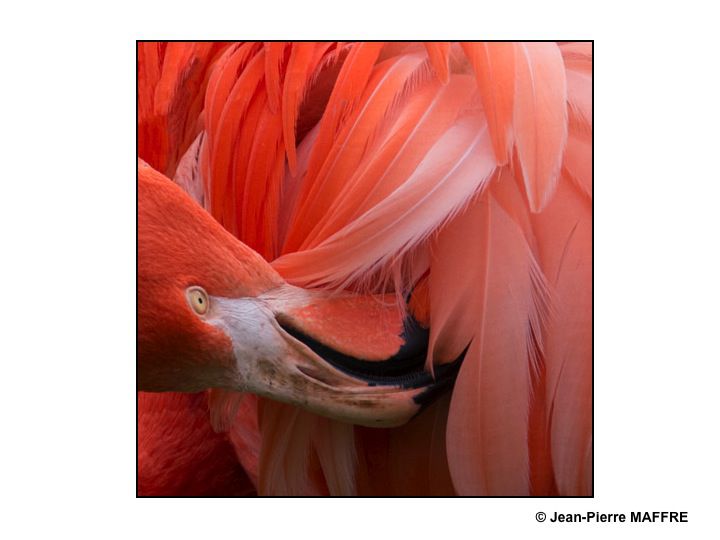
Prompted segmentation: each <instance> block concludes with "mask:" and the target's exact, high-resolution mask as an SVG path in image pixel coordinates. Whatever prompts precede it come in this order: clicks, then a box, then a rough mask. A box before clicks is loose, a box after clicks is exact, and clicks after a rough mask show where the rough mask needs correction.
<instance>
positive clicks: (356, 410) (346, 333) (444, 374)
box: [138, 164, 459, 427]
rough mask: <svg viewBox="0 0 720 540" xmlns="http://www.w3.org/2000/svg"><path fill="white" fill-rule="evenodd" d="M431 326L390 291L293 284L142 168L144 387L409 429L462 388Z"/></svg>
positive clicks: (141, 351) (140, 344) (140, 242)
mask: <svg viewBox="0 0 720 540" xmlns="http://www.w3.org/2000/svg"><path fill="white" fill-rule="evenodd" d="M426 350H427V331H426V330H425V329H423V328H422V327H421V326H419V325H418V324H416V323H415V322H414V321H408V319H407V318H405V317H404V315H403V314H402V313H401V312H400V311H399V310H398V309H397V307H395V304H394V303H390V302H384V301H383V299H382V298H376V297H369V296H358V295H337V294H335V295H332V294H328V293H324V292H316V291H309V290H304V289H301V288H298V287H293V286H291V285H289V284H287V283H286V282H285V281H284V280H283V279H282V277H281V276H280V275H279V274H278V273H277V272H276V271H275V270H274V269H273V268H272V266H270V265H269V264H268V263H267V262H266V261H265V260H264V259H263V258H262V257H261V256H260V255H259V254H257V253H256V252H255V251H253V250H252V249H250V248H249V247H248V246H246V245H244V244H243V243H241V242H240V241H239V240H237V239H236V238H235V237H234V236H232V235H231V234H230V233H228V232H227V231H226V230H225V229H224V228H223V227H222V226H221V225H220V224H219V223H218V222H217V221H215V220H214V219H213V218H212V217H211V216H210V215H209V214H208V213H207V212H205V211H204V210H203V209H202V208H201V207H200V206H199V205H197V204H196V203H195V202H194V201H193V200H192V199H191V198H190V197H189V196H188V195H186V194H185V192H184V191H182V190H181V189H180V188H179V187H178V186H176V185H175V184H174V183H172V182H171V181H170V180H168V179H167V178H165V177H164V176H163V175H161V174H160V173H158V172H156V171H154V170H153V169H152V168H150V167H148V166H146V165H144V164H141V165H140V166H139V174H138V389H139V390H142V391H156V392H158V391H180V392H196V391H201V390H205V389H208V388H224V389H229V390H236V391H249V392H253V393H256V394H258V395H261V396H265V397H269V398H271V399H276V400H278V401H283V402H286V403H291V404H295V405H298V406H301V407H303V408H306V409H309V410H311V411H313V412H316V413H318V414H322V415H324V416H329V417H331V418H335V419H339V420H343V421H347V422H352V423H356V424H362V425H368V426H375V427H380V426H394V425H401V424H403V423H405V422H407V420H409V419H410V418H411V417H412V416H414V415H415V414H416V413H417V412H418V411H419V410H420V409H421V408H422V406H423V405H425V404H426V403H427V402H429V400H430V399H431V398H432V397H433V396H435V395H437V394H438V393H439V392H440V391H441V390H443V389H444V388H447V387H448V386H450V385H451V384H452V381H453V380H454V375H455V374H456V373H457V368H458V367H459V362H456V363H455V364H454V365H449V366H443V367H441V369H440V370H439V371H438V369H437V368H436V370H435V374H434V376H431V375H430V374H429V373H427V372H426V371H425V369H424V360H425V355H426Z"/></svg>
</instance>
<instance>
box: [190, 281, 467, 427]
mask: <svg viewBox="0 0 720 540" xmlns="http://www.w3.org/2000/svg"><path fill="white" fill-rule="evenodd" d="M318 300H320V301H322V300H323V298H322V297H318V295H315V294H314V293H311V292H310V291H304V290H302V289H297V288H295V287H290V286H285V288H284V291H283V292H282V293H281V294H271V295H267V294H266V295H261V296H260V297H257V298H236V299H231V298H218V297H211V301H210V308H209V310H208V312H207V313H206V314H205V316H204V318H205V320H206V322H207V323H208V324H212V325H214V326H216V327H218V328H220V329H222V330H223V331H224V332H225V333H226V334H227V335H228V336H229V337H230V339H231V341H232V345H233V352H234V356H235V360H236V365H235V373H233V374H232V379H231V380H233V381H234V383H233V385H232V386H233V387H232V388H229V389H231V390H237V391H247V392H252V393H255V394H258V395H261V396H265V397H269V398H272V399H275V400H277V401H283V402H286V403H290V404H293V405H297V406H300V407H303V408H305V409H308V410H310V411H312V412H315V413H317V414H320V415H323V416H327V417H330V418H334V419H337V420H342V421H345V422H350V423H354V424H360V425H364V426H370V427H393V426H398V425H402V424H404V423H406V422H407V421H408V420H410V419H411V418H412V417H413V416H414V415H415V414H417V413H418V412H419V411H420V410H421V408H422V407H423V406H424V405H426V404H427V403H429V402H430V401H431V400H432V399H433V398H434V397H435V396H436V395H438V394H439V393H440V392H442V391H443V390H444V389H446V388H447V387H449V386H451V385H452V383H453V381H454V375H455V374H456V373H457V368H458V367H459V363H460V362H457V364H458V365H457V366H448V367H443V369H441V370H440V371H441V372H440V373H437V371H438V370H437V369H436V377H433V376H432V375H430V374H429V373H427V372H425V370H424V359H425V352H426V348H425V349H423V350H422V351H421V352H417V351H416V356H417V358H418V360H419V363H420V365H419V367H418V364H417V363H415V364H414V367H413V368H412V369H409V370H408V371H405V372H403V371H402V370H401V371H400V372H399V373H398V372H397V370H395V371H393V370H389V371H387V372H388V373H390V375H378V374H377V373H376V371H377V370H374V368H375V366H380V365H384V366H387V365H388V364H392V363H393V362H394V361H395V360H396V359H394V357H393V358H390V359H389V360H386V361H376V362H368V361H366V360H363V359H358V358H353V357H351V356H350V355H347V354H344V353H339V352H337V351H336V350H334V349H332V348H331V347H328V346H326V345H323V344H322V343H321V341H320V340H318V337H319V336H317V335H315V336H306V335H305V334H303V332H302V331H301V330H300V329H298V328H297V327H294V328H291V327H289V326H288V324H287V321H288V320H294V321H297V320H298V319H297V317H294V318H293V316H292V314H293V312H295V313H296V312H297V308H298V307H299V306H305V305H307V304H308V303H309V302H316V303H317V302H318ZM360 315H362V314H360ZM344 328H345V332H346V333H347V331H348V328H352V326H351V325H347V324H346V325H345V327H344ZM402 337H403V336H394V338H395V340H398V338H402ZM396 356H397V355H396ZM396 363H397V362H396ZM406 363H407V362H406ZM364 366H370V368H372V369H370V368H369V369H365V368H364Z"/></svg>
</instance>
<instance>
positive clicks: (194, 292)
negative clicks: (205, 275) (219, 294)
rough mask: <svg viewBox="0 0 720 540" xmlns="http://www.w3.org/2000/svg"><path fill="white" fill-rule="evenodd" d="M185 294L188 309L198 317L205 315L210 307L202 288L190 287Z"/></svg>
mask: <svg viewBox="0 0 720 540" xmlns="http://www.w3.org/2000/svg"><path fill="white" fill-rule="evenodd" d="M185 294H186V296H187V299H188V303H189V304H190V307H191V308H193V311H194V312H195V313H197V314H198V315H205V314H206V313H207V310H208V308H209V307H210V299H209V298H208V295H207V293H206V292H205V289H203V288H202V287H190V288H188V290H187V291H185Z"/></svg>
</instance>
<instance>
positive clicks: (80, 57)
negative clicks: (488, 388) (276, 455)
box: [0, 0, 720, 540]
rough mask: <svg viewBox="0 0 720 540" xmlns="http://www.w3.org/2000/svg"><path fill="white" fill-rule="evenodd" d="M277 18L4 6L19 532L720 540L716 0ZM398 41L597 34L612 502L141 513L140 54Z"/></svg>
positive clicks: (602, 432)
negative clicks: (554, 516)
mask: <svg viewBox="0 0 720 540" xmlns="http://www.w3.org/2000/svg"><path fill="white" fill-rule="evenodd" d="M260 4H261V5H260V6H259V7H258V6H256V5H254V4H249V3H248V2H243V1H242V0H235V1H233V2H225V3H221V2H208V1H204V0H203V1H201V0H196V1H194V2H187V1H173V2H162V3H161V2H157V3H155V5H154V7H149V6H148V2H124V3H122V7H120V4H119V3H115V4H110V3H101V2H93V3H90V2H88V3H87V4H81V3H80V2H69V1H66V2H55V3H52V4H50V3H48V4H47V5H44V4H41V3H37V4H30V3H27V2H26V3H23V7H21V8H20V7H18V6H19V3H17V2H14V3H10V4H7V5H6V6H5V7H4V8H3V14H2V22H0V40H1V43H2V53H3V54H2V64H1V65H2V72H1V73H2V75H0V96H1V101H0V103H2V111H3V112H2V115H1V116H0V138H1V139H2V140H1V141H0V158H1V160H2V161H1V166H0V179H1V182H2V183H1V184H0V193H1V194H2V200H1V202H0V204H1V206H0V227H1V228H0V231H2V232H1V233H0V234H1V235H2V236H1V239H2V242H1V249H2V251H1V252H0V253H1V255H0V287H2V292H1V293H0V302H1V303H0V306H2V309H1V310H0V317H2V321H1V322H2V324H1V325H0V329H1V334H0V340H1V341H0V344H1V348H0V351H1V352H0V381H2V391H0V406H1V407H0V411H1V414H2V423H1V424H0V426H1V429H2V437H1V439H0V466H1V467H2V469H1V470H0V497H2V499H3V501H2V504H0V516H1V517H0V536H2V537H4V538H13V539H14V538H56V537H59V538H66V537H67V538H123V539H126V538H151V537H160V536H162V537H163V538H201V537H223V538H239V539H243V538H282V539H285V538H313V539H320V538H322V539H325V538H328V539H329V538H332V539H338V538H342V539H343V540H345V539H347V540H354V539H361V538H362V539H369V538H372V539H376V538H385V537H388V536H390V535H392V536H394V537H396V538H420V539H439V538H463V539H464V538H469V539H473V540H474V539H477V540H481V539H486V538H514V537H521V535H529V537H530V538H535V537H537V538H563V537H567V538H584V537H590V538H594V537H597V538H606V537H625V536H627V537H633V538H643V537H647V538H666V537H685V538H709V537H713V536H714V537H719V536H717V532H718V530H720V525H718V519H719V518H718V517H717V515H718V514H717V501H718V496H717V492H718V485H719V484H720V482H718V480H719V478H718V443H717V433H718V424H720V422H718V418H717V417H718V414H719V413H720V407H719V406H718V395H719V394H720V392H719V389H718V380H719V375H720V371H719V370H718V363H719V361H720V354H718V347H717V343H718V339H717V335H718V326H720V317H719V316H718V300H719V295H718V277H717V275H718V273H720V272H719V270H720V268H719V265H718V251H719V249H718V246H719V244H720V241H719V240H718V236H719V235H720V226H719V223H718V218H717V214H718V211H719V205H718V197H717V195H718V186H720V175H719V174H718V167H717V155H718V147H719V143H720V137H719V136H718V124H719V120H720V114H718V108H719V107H718V96H719V95H720V85H719V84H718V75H717V73H718V66H719V65H720V62H718V58H717V57H718V51H720V48H719V47H718V44H717V41H716V38H715V37H714V36H715V35H716V31H717V20H718V19H717V16H716V15H714V14H712V13H711V12H709V11H708V10H709V9H710V8H709V7H707V8H706V7H703V6H710V5H711V3H709V2H692V1H684V2H672V3H668V4H663V3H661V2H654V3H647V5H646V6H642V5H641V3H640V2H634V3H631V2H629V1H625V2H617V3H612V2H603V3H599V2H592V3H583V2H579V1H577V0H576V1H572V2H552V3H551V2H547V1H535V2H509V1H505V2H502V3H499V2H496V3H489V2H480V1H475V2H472V3H471V2H467V3H461V2H449V1H447V0H443V1H441V2H412V3H410V2H408V3H402V4H401V3H400V2H390V1H389V0H381V1H369V0H363V1H362V2H356V3H355V2H345V3H340V2H334V3H330V2H328V3H326V4H325V5H324V6H323V5H321V4H320V2H312V3H310V2H307V0H298V1H296V2H293V3H291V4H290V3H289V4H290V5H283V3H281V2H278V1H276V2H263V3H260ZM388 37H392V38H395V39H410V38H412V39H418V38H420V39H517V38H527V39H558V38H563V39H595V40H596V43H595V91H596V93H595V160H596V161H595V164H596V167H595V186H596V189H595V498H594V499H584V500H583V499H573V500H554V499H539V500H533V499H529V500H519V499H462V500H460V499H457V500H455V499H392V500H378V499H365V500H329V499H323V500H308V499H303V500H295V499H282V500H280V499H265V500H244V499H243V500H179V499H170V500H147V499H136V498H135V392H134V388H135V374H134V361H135V360H134V359H135V158H134V156H135V40H136V39H173V38H175V39H198V38H205V39H269V38H274V39H345V40H349V39H363V38H365V39H373V38H375V39H378V38H388ZM588 510H593V511H598V512H624V513H628V514H629V512H631V511H638V510H642V511H646V510H647V511H662V510H676V511H688V512H689V519H690V523H689V524H670V525H669V524H620V525H598V526H590V525H587V524H577V525H567V524H562V525H561V524H551V523H547V522H546V523H542V524H538V523H536V522H535V518H534V516H535V513H536V512H537V511H544V512H547V513H548V514H551V513H552V512H554V511H559V512H585V511H588Z"/></svg>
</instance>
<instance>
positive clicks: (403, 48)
mask: <svg viewBox="0 0 720 540" xmlns="http://www.w3.org/2000/svg"><path fill="white" fill-rule="evenodd" d="M138 63H139V67H138V138H139V143H138V148H139V153H140V154H141V157H144V156H147V159H150V160H153V163H152V164H153V165H154V166H156V167H159V168H161V169H162V170H163V171H170V170H174V168H175V164H176V163H177V162H178V161H180V166H179V167H177V168H178V171H177V174H176V175H175V181H176V182H177V183H178V184H180V185H181V186H183V187H184V188H185V189H186V190H188V191H189V192H191V193H192V194H193V196H194V197H195V199H196V200H197V201H198V202H200V203H201V204H204V205H205V207H206V208H207V209H208V210H209V211H210V212H211V214H212V215H213V216H214V217H215V218H216V219H217V220H218V221H220V223H222V225H223V226H224V227H225V228H226V229H228V230H229V231H230V232H231V233H232V234H234V235H235V236H237V237H238V238H239V239H240V240H242V241H243V242H245V243H246V244H247V245H249V246H250V247H252V248H253V249H255V250H257V251H259V252H261V253H262V255H263V256H264V257H265V258H266V259H267V260H272V259H273V258H275V257H278V255H281V256H279V257H278V258H276V259H275V260H274V261H273V266H274V267H275V268H276V269H277V270H278V271H279V272H280V273H281V274H282V276H283V277H284V278H285V279H287V280H289V281H291V282H293V283H295V284H301V285H305V286H315V287H323V288H332V289H344V288H349V289H351V290H356V291H357V290H358V288H359V287H360V288H365V289H372V290H374V291H377V292H382V293H389V294H390V296H388V298H393V293H394V294H395V295H397V296H398V297H401V296H403V295H405V294H410V293H411V296H410V301H409V305H408V306H405V304H404V299H403V298H401V299H400V300H399V302H398V306H396V307H399V309H409V310H410V311H411V312H412V313H413V315H414V316H415V317H416V318H417V320H419V321H421V322H422V323H423V324H429V327H430V344H429V345H430V347H429V353H428V356H427V366H426V367H427V368H428V369H430V370H432V369H433V366H435V368H437V365H438V364H443V363H446V362H449V361H452V360H454V359H455V358H457V357H458V356H459V355H460V354H462V353H463V351H465V361H464V364H463V366H462V368H461V370H460V373H459V375H458V379H457V382H456V386H455V388H454V390H453V392H452V395H448V396H446V397H445V398H444V400H441V401H439V402H437V403H435V404H434V405H432V406H431V407H430V408H429V409H427V410H426V411H424V412H422V413H421V414H420V415H418V416H417V417H416V418H415V419H413V420H412V421H411V422H410V423H408V424H407V425H406V426H403V427H400V428H393V429H389V430H383V431H378V430H372V429H370V428H359V427H355V428H353V427H352V426H349V425H347V424H342V423H340V422H336V421H333V420H328V419H325V418H321V417H318V416H316V415H314V414H312V413H310V412H306V411H304V410H300V409H298V408H295V407H292V406H289V405H284V404H280V403H277V402H273V401H270V400H268V399H266V398H260V399H258V398H255V397H253V396H240V395H238V394H233V393H224V392H221V391H216V390H213V391H212V392H210V393H209V394H207V395H206V396H205V398H204V399H205V400H206V401H203V403H204V404H205V405H203V406H204V407H207V406H208V405H207V404H208V403H209V407H210V415H209V416H208V415H207V410H206V409H203V410H202V412H203V413H204V414H205V415H206V416H205V425H204V427H203V428H202V429H203V430H205V431H202V433H209V432H208V431H207V430H208V429H209V426H210V425H211V422H212V424H213V425H214V427H215V428H216V429H218V430H219V431H221V432H225V431H226V432H227V433H226V434H222V433H221V434H218V436H219V437H224V439H223V440H224V441H225V443H223V444H228V441H230V442H231V443H232V445H233V447H234V449H235V453H236V457H237V459H238V460H239V462H240V463H242V465H243V466H244V468H245V469H246V470H247V471H248V473H249V477H250V479H251V480H252V483H253V484H255V486H257V489H258V491H259V492H260V493H264V494H354V493H361V494H400V495H407V494H450V493H459V494H473V495H477V494H492V495H498V494H545V495H547V494H560V495H568V494H588V493H590V492H591V491H592V482H591V473H592V471H591V452H592V439H591V416H590V413H591V409H590V405H591V401H590V399H591V389H590V384H591V350H590V342H591V341H590V338H591V296H590V294H591V293H590V291H591V287H590V278H591V232H592V229H591V226H592V223H591V202H592V168H591V160H590V155H591V151H592V47H591V45H590V44H586V43H563V44H561V45H560V46H557V45H555V44H551V43H527V44H519V43H463V44H459V45H458V44H453V45H451V44H446V43H428V44H419V43H392V44H383V43H329V42H328V43H268V44H262V43H245V44H227V43H225V44H192V43H185V44H183V43H175V44H169V45H166V44H161V43H143V44H140V46H139V47H138ZM180 156H183V157H182V160H180ZM168 174H170V173H168ZM355 326H357V325H355ZM208 400H209V401H208ZM186 405H187V406H186V409H185V410H184V411H181V412H178V414H179V415H185V417H186V418H198V417H200V416H201V414H200V413H199V412H198V407H199V406H200V400H196V401H193V402H192V405H191V404H190V403H189V402H188V404H186ZM207 436H208V437H210V436H209V435H207ZM143 456H144V457H143V458H142V459H143V460H145V462H146V463H148V461H147V460H148V459H149V458H148V457H147V455H143ZM223 463H225V461H223ZM226 473H227V474H229V475H230V476H229V477H232V474H234V473H232V471H225V472H223V473H222V474H226ZM218 474H220V473H218ZM222 474H221V476H222ZM377 475H381V478H380V479H378V477H377ZM249 489H253V488H252V487H250V488H249Z"/></svg>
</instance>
